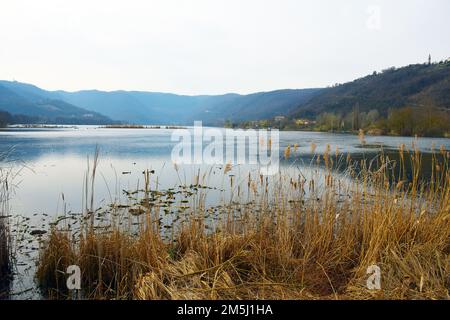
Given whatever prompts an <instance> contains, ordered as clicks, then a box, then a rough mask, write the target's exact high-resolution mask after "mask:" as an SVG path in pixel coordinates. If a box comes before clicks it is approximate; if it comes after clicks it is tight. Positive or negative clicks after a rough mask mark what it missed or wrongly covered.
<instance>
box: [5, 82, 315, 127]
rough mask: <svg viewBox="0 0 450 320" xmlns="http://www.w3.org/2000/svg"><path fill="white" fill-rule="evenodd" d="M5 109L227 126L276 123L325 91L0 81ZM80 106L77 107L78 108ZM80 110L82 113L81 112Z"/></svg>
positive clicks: (37, 113) (34, 112)
mask: <svg viewBox="0 0 450 320" xmlns="http://www.w3.org/2000/svg"><path fill="white" fill-rule="evenodd" d="M0 86H1V87H2V88H3V92H1V91H0V102H1V101H3V102H4V103H3V104H1V103H0V110H2V109H3V110H5V111H8V112H10V113H21V114H25V115H30V116H35V115H39V116H47V117H50V114H49V112H50V111H53V112H58V113H65V114H66V115H68V114H79V113H82V114H83V113H86V110H90V111H89V112H91V113H93V114H95V115H96V116H97V117H99V116H100V115H101V114H103V115H105V116H107V117H108V118H111V119H113V120H117V121H124V122H129V123H138V124H161V123H164V124H192V123H193V121H194V120H203V121H204V123H205V124H209V125H222V124H223V123H224V122H225V120H232V121H242V120H253V119H265V118H271V117H274V116H277V115H285V114H288V113H289V112H292V111H293V110H294V109H295V108H296V107H297V106H298V104H299V103H304V102H306V101H308V100H309V99H311V98H312V97H313V96H314V95H316V94H317V93H318V92H320V89H298V90H288V89H286V90H276V91H270V92H259V93H253V94H248V95H240V94H234V93H229V94H224V95H198V96H187V95H177V94H171V93H159V92H143V91H111V92H105V91H99V90H83V91H77V92H67V91H46V90H43V89H40V88H38V87H36V86H34V85H31V84H26V83H20V82H15V81H13V82H10V81H0ZM75 106H76V107H75ZM76 108H77V109H76Z"/></svg>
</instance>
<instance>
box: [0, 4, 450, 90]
mask: <svg viewBox="0 0 450 320" xmlns="http://www.w3.org/2000/svg"><path fill="white" fill-rule="evenodd" d="M449 39H450V1H449V0H396V1H392V0H390V1H389V0H386V1H376V0H373V1H365V0H341V1H336V0H329V1H326V0H319V1H318V0H314V1H313V0H310V1H300V0H273V1H264V0H190V1H187V0H176V1H175V0H160V1H156V0H154V1H149V0H145V1H144V0H142V1H137V0H126V1H114V0H104V1H98V0H89V1H84V0H65V1H60V0H39V1H36V0H28V1H26V0H0V79H6V80H12V79H16V80H17V81H22V82H29V83H33V84H36V85H38V86H41V87H43V88H45V89H64V90H71V91H73V90H80V89H94V88H95V89H100V90H116V89H125V90H146V91H162V92H173V93H181V94H218V93H226V92H238V93H249V92H256V91H268V90H274V89H279V88H306V87H323V86H327V85H331V84H334V83H336V82H346V81H349V80H353V79H354V78H357V77H360V76H364V75H366V74H368V73H371V72H373V71H374V70H381V69H384V68H386V67H389V66H402V65H407V64H410V63H416V62H424V61H425V60H426V59H427V57H428V54H429V53H431V54H432V58H433V60H441V59H446V58H448V57H450V40H449Z"/></svg>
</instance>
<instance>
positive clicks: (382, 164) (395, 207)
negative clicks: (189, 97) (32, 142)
mask: <svg viewBox="0 0 450 320" xmlns="http://www.w3.org/2000/svg"><path fill="white" fill-rule="evenodd" d="M311 147H312V148H314V149H315V146H314V145H312V146H311ZM295 151H296V150H295V146H294V147H289V149H286V150H285V152H284V156H285V157H286V158H289V157H292V156H293V154H295ZM313 153H314V152H313ZM448 160H449V153H448V151H446V150H445V149H444V148H442V149H441V150H435V151H433V153H432V159H431V162H430V172H431V173H430V176H429V178H428V179H423V178H422V176H421V172H420V171H421V168H422V165H421V161H422V155H421V153H420V152H419V151H418V150H417V149H415V148H414V146H413V147H412V149H410V150H408V149H407V148H406V147H405V146H402V147H401V148H400V150H399V155H398V160H397V161H394V160H391V159H390V158H389V157H387V156H386V155H384V154H383V153H381V154H379V155H378V157H376V159H375V160H373V161H371V162H364V161H358V160H353V159H352V158H351V156H350V155H346V154H339V150H338V149H336V151H332V150H331V148H330V147H329V146H327V150H326V152H325V153H324V154H323V155H317V156H315V157H314V158H313V160H312V162H311V163H312V164H314V165H316V164H319V165H321V166H322V167H321V169H314V170H313V172H314V173H313V174H312V175H311V176H307V177H306V176H304V175H302V174H301V172H298V173H297V174H292V171H291V172H289V173H283V172H281V173H280V174H279V175H276V176H273V177H270V178H269V177H263V176H259V175H257V174H253V175H252V174H249V175H248V176H246V177H245V178H243V177H235V176H234V175H233V174H231V173H232V166H231V165H225V166H222V167H221V168H219V169H217V170H221V174H222V175H223V177H224V178H223V181H224V182H223V187H224V189H225V188H226V189H228V190H231V191H232V192H231V193H230V194H229V196H224V197H223V198H222V201H221V202H220V203H216V204H215V205H213V206H211V205H208V204H207V202H206V200H205V199H206V198H207V195H208V193H209V192H211V189H212V188H211V187H208V177H209V173H208V171H203V172H202V171H199V172H198V174H197V175H196V176H195V177H194V179H193V181H181V183H180V185H179V186H178V187H177V188H171V189H167V190H161V189H160V188H159V184H158V173H157V172H153V171H150V170H146V171H144V172H143V176H144V181H145V182H144V186H143V187H142V188H139V189H137V190H127V191H124V192H125V194H126V196H127V198H128V201H127V202H126V203H111V205H110V206H108V207H106V208H95V207H94V206H93V202H92V201H91V199H93V196H92V195H93V192H94V190H93V188H92V186H93V185H94V183H93V181H94V180H95V176H96V169H95V168H96V165H97V161H98V158H97V156H96V157H94V160H93V162H92V163H91V166H90V167H91V169H90V170H88V172H87V173H86V175H85V190H84V191H83V194H85V202H84V203H85V206H84V211H83V212H82V213H80V214H73V213H64V215H63V216H62V217H60V218H59V219H58V221H55V222H54V223H53V224H52V225H51V229H50V232H49V234H48V235H46V236H44V238H43V241H42V243H41V251H40V255H39V260H38V270H37V274H36V279H37V281H38V283H39V285H40V288H41V291H42V292H43V294H44V295H45V296H47V297H50V298H59V299H66V298H70V297H73V293H71V292H68V291H67V287H66V274H65V271H66V268H67V267H68V266H69V265H73V264H75V265H78V266H79V267H80V269H81V272H82V276H81V279H82V289H81V291H80V292H77V295H76V296H77V297H79V298H80V297H81V298H85V299H448V298H449V291H448V290H449V287H450V283H449V278H448V274H449V271H450V270H449V260H448V256H449V253H450V241H449V240H450V223H449V219H450V203H449V192H450V187H449V183H450V176H449V170H448ZM342 164H345V167H346V170H345V172H340V173H339V172H338V171H337V170H336V166H338V165H342ZM407 164H408V166H409V168H410V169H409V170H411V174H410V175H406V165H407ZM174 169H175V170H176V171H177V172H178V170H179V169H178V168H176V167H175V168H174ZM215 191H219V192H222V191H223V190H215ZM374 264H375V265H377V266H379V267H380V269H381V272H382V273H381V282H382V287H381V290H369V289H368V288H367V287H366V279H367V277H368V275H367V274H366V271H367V268H368V267H369V266H371V265H374Z"/></svg>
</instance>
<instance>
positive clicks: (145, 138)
mask: <svg viewBox="0 0 450 320" xmlns="http://www.w3.org/2000/svg"><path fill="white" fill-rule="evenodd" d="M171 133H172V130H171V129H106V128H99V127H96V126H79V127H76V128H59V129H7V130H3V131H0V153H4V152H7V153H8V154H9V155H8V161H3V163H2V164H1V167H3V168H5V167H10V168H12V170H13V171H15V172H18V171H19V170H20V172H19V173H18V174H17V176H16V177H15V179H14V184H15V187H14V192H13V195H12V199H11V203H10V207H11V212H10V214H12V215H13V216H23V217H27V218H30V220H31V221H32V222H33V223H34V224H36V225H38V226H41V227H42V228H44V225H45V224H46V223H48V222H49V220H51V219H52V217H56V216H57V215H59V214H61V213H62V212H64V211H65V212H69V211H71V212H81V211H82V208H83V186H84V177H85V174H86V171H87V168H88V165H87V163H88V157H89V158H90V159H91V160H92V157H93V155H94V152H95V149H96V147H97V146H98V147H99V150H100V161H99V166H98V172H97V178H96V183H95V194H94V195H95V199H94V202H95V203H94V206H95V207H101V206H106V205H108V204H110V203H112V202H114V201H116V202H117V201H119V202H120V201H122V200H121V199H122V197H123V192H122V190H136V189H137V188H139V187H142V186H143V174H142V172H143V171H144V170H146V169H150V170H155V173H156V174H155V176H158V181H157V183H158V188H160V189H167V188H171V187H174V186H177V185H180V184H183V183H187V184H190V183H193V177H194V176H195V175H196V174H198V170H199V169H200V170H201V172H202V173H204V172H209V175H208V183H210V184H212V185H214V186H216V187H218V188H221V187H223V185H224V183H226V182H224V180H223V172H222V173H220V174H219V171H220V169H221V168H220V166H216V167H211V166H201V165H195V166H193V165H192V166H189V165H183V166H182V167H181V168H180V169H179V171H178V172H177V171H176V170H175V168H174V166H173V163H172V160H171V151H172V148H173V146H174V145H175V144H176V142H173V141H171ZM365 140H366V145H365V146H362V145H361V143H360V141H359V139H358V137H357V136H355V135H348V134H332V133H317V132H280V150H283V149H284V148H285V147H286V146H287V145H294V144H298V151H297V152H296V153H295V154H293V156H292V157H291V159H290V160H289V161H281V163H280V166H281V170H294V169H295V170H301V171H302V173H303V174H305V175H307V174H308V172H309V171H310V170H311V165H310V161H309V159H310V158H311V144H312V143H314V144H315V145H317V148H316V153H319V154H320V153H323V152H324V151H325V149H326V146H327V144H329V145H330V146H331V151H332V153H334V152H335V150H336V147H337V148H338V149H339V152H340V153H344V154H345V153H350V154H353V155H361V154H365V155H371V154H372V155H373V154H375V153H376V152H377V151H378V150H379V148H374V146H375V145H382V146H383V148H384V149H386V150H389V149H396V148H398V146H399V145H401V144H405V145H406V146H407V147H411V145H412V143H413V141H414V138H409V137H385V136H383V137H381V136H367V137H366V138H365ZM415 144H416V146H417V147H418V148H419V149H420V150H421V151H422V152H430V151H431V148H432V146H433V145H435V147H436V148H437V149H438V148H439V147H440V146H441V145H442V146H444V148H446V149H447V150H449V149H450V139H446V138H419V139H418V140H417V141H416V142H415ZM281 152H282V151H281ZM255 170H257V168H256V167H252V166H248V165H246V166H244V165H241V166H234V167H233V169H232V170H231V171H230V172H229V173H228V174H229V175H234V176H235V177H236V179H237V180H239V179H242V180H243V179H245V178H246V177H247V176H248V172H255ZM154 183H155V184H156V181H154ZM209 201H210V203H212V204H214V201H217V198H216V197H215V196H214V195H213V194H212V196H211V197H210V199H209ZM30 246H31V245H30ZM27 248H28V247H27ZM28 249H30V250H28V251H24V252H23V254H25V256H27V255H28V256H33V255H35V252H34V253H33V251H32V250H31V249H33V248H31V247H30V248H28ZM34 249H36V248H34ZM32 270H33V266H32V265H30V264H29V263H28V264H27V263H24V264H23V265H20V264H19V266H18V270H17V275H18V276H19V277H18V279H20V281H17V280H16V281H15V283H14V284H13V292H16V293H17V292H22V291H25V292H22V293H20V294H17V295H16V296H13V298H14V297H20V298H29V297H36V293H35V292H34V291H33V290H29V288H30V287H33V283H32V276H30V273H32Z"/></svg>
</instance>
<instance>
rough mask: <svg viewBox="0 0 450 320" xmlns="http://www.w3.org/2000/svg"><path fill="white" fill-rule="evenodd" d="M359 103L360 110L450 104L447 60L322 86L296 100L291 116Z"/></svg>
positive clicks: (339, 109) (349, 108)
mask: <svg viewBox="0 0 450 320" xmlns="http://www.w3.org/2000/svg"><path fill="white" fill-rule="evenodd" d="M356 104H359V109H360V111H361V112H368V111H369V110H373V109H376V110H378V112H379V113H380V114H381V115H384V116H385V115H386V114H387V113H388V110H389V109H396V108H401V107H405V106H410V107H419V108H420V107H424V106H433V107H437V108H442V109H449V108H450V62H449V61H448V60H447V62H442V63H435V64H431V65H427V64H415V65H410V66H407V67H402V68H398V69H395V68H390V69H387V70H385V71H383V72H381V73H376V74H372V75H369V76H366V77H364V78H360V79H357V80H354V81H352V82H348V83H345V84H341V85H338V86H335V87H332V88H325V89H323V90H322V91H320V93H319V94H317V95H315V96H314V97H312V98H311V99H310V100H309V101H307V102H306V103H299V105H298V106H297V108H295V110H294V111H293V112H292V113H291V115H292V116H293V117H306V118H312V117H315V116H317V115H318V114H321V113H323V112H332V113H341V114H346V113H349V112H351V111H352V108H353V107H354V106H355V105H356Z"/></svg>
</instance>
